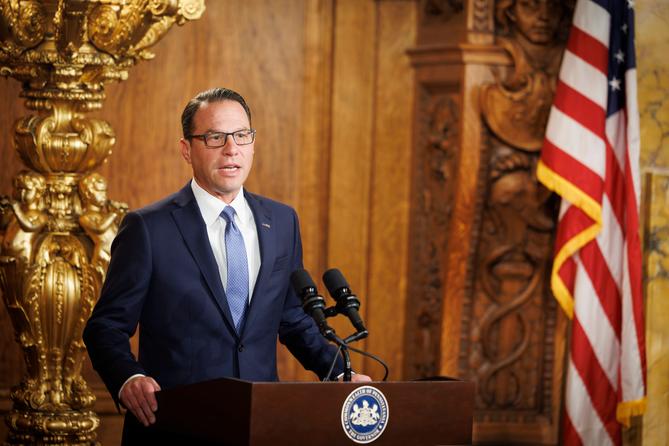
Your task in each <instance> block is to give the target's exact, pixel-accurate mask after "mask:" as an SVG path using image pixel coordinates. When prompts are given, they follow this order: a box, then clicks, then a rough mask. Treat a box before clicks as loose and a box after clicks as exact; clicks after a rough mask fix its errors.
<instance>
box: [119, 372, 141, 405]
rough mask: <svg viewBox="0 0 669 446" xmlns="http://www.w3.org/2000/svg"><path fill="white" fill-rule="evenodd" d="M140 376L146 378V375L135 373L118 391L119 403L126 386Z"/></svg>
mask: <svg viewBox="0 0 669 446" xmlns="http://www.w3.org/2000/svg"><path fill="white" fill-rule="evenodd" d="M138 376H146V375H145V374H143V373H135V374H134V375H132V376H131V377H130V378H128V379H126V380H125V382H124V383H123V384H122V385H121V388H120V389H119V390H118V400H119V402H120V401H121V393H122V392H123V389H124V388H125V385H126V384H128V383H129V382H130V381H131V380H133V379H135V378H137V377H138Z"/></svg>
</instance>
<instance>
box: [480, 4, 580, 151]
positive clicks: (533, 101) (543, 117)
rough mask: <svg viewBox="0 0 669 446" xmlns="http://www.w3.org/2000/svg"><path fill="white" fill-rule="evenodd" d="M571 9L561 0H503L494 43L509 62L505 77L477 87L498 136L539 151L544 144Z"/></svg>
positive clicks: (512, 143)
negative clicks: (564, 26)
mask: <svg viewBox="0 0 669 446" xmlns="http://www.w3.org/2000/svg"><path fill="white" fill-rule="evenodd" d="M569 10H570V8H569V7H568V5H565V4H563V3H561V2H560V1H559V0H501V1H499V2H497V5H496V16H497V20H498V22H499V25H500V28H501V33H500V34H501V35H500V36H499V37H498V39H497V40H498V44H499V45H500V46H501V47H503V48H504V49H506V50H507V51H508V52H509V54H510V55H511V58H512V60H513V69H512V72H511V73H509V74H508V75H507V76H502V75H500V73H496V78H497V82H496V83H494V84H489V85H487V86H485V87H483V88H482V90H481V108H482V110H483V116H484V118H485V120H486V122H487V123H488V125H489V126H490V128H491V129H492V131H493V132H494V133H495V135H496V136H497V137H499V138H500V139H502V140H503V141H505V142H506V143H508V144H511V145H512V146H514V147H518V148H521V149H524V150H530V151H538V150H539V149H540V148H541V144H542V142H543V136H544V129H545V128H546V123H547V121H548V113H549V112H550V107H551V104H552V99H553V95H554V94H555V82H556V76H557V72H558V70H559V67H560V61H561V57H562V52H563V50H564V34H563V33H562V32H560V31H561V30H563V29H564V28H562V27H561V25H563V24H564V21H565V19H566V18H568V15H567V14H566V12H567V11H569Z"/></svg>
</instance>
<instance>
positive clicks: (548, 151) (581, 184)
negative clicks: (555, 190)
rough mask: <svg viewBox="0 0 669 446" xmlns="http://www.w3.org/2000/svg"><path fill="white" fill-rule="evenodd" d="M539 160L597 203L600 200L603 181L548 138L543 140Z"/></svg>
mask: <svg viewBox="0 0 669 446" xmlns="http://www.w3.org/2000/svg"><path fill="white" fill-rule="evenodd" d="M541 161H543V163H544V164H545V165H546V166H547V167H548V168H549V169H551V170H552V171H554V172H555V173H557V174H558V175H560V176H561V177H562V178H564V179H565V180H567V181H568V182H570V183H571V184H573V185H575V186H576V187H578V188H579V189H580V190H582V191H583V192H584V193H585V194H586V195H588V196H590V197H591V198H592V199H593V200H595V201H596V202H598V203H601V201H602V193H603V190H604V182H603V181H602V178H601V177H600V176H599V175H597V174H596V173H595V172H593V171H592V170H590V169H589V168H588V166H586V165H584V164H582V163H580V162H579V161H577V160H576V159H574V158H573V157H572V156H570V155H568V154H567V153H565V152H564V151H562V150H560V148H559V147H557V146H555V145H554V144H553V143H552V142H550V141H549V140H548V139H545V140H544V152H543V153H542V155H541Z"/></svg>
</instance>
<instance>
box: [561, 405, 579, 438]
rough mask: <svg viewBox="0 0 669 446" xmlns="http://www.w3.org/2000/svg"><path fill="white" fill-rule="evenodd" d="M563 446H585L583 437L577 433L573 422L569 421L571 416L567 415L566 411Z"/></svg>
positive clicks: (563, 423) (563, 424)
mask: <svg viewBox="0 0 669 446" xmlns="http://www.w3.org/2000/svg"><path fill="white" fill-rule="evenodd" d="M561 444H562V445H564V446H583V442H582V441H581V437H580V436H579V435H578V432H576V429H575V428H574V425H573V424H571V420H570V419H569V415H568V414H567V413H566V411H565V414H564V418H563V420H562V442H561Z"/></svg>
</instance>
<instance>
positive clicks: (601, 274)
mask: <svg viewBox="0 0 669 446" xmlns="http://www.w3.org/2000/svg"><path fill="white" fill-rule="evenodd" d="M580 256H581V260H582V262H581V263H582V264H583V268H584V269H585V271H586V272H587V273H588V276H589V277H590V281H591V282H592V285H593V287H594V288H595V290H597V297H598V298H599V302H600V305H601V306H602V309H603V310H604V313H605V314H606V317H607V318H608V320H609V323H610V324H611V326H612V327H613V330H614V331H615V334H616V339H617V340H618V342H620V329H621V321H622V317H621V313H620V311H621V297H620V292H619V290H618V285H617V283H616V280H615V279H614V277H613V276H612V275H611V271H610V270H609V268H608V267H607V266H606V260H605V259H604V256H603V255H602V251H601V250H600V249H599V246H598V245H597V242H596V241H595V240H593V241H591V242H590V243H588V244H586V245H585V246H583V248H581V252H580Z"/></svg>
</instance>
